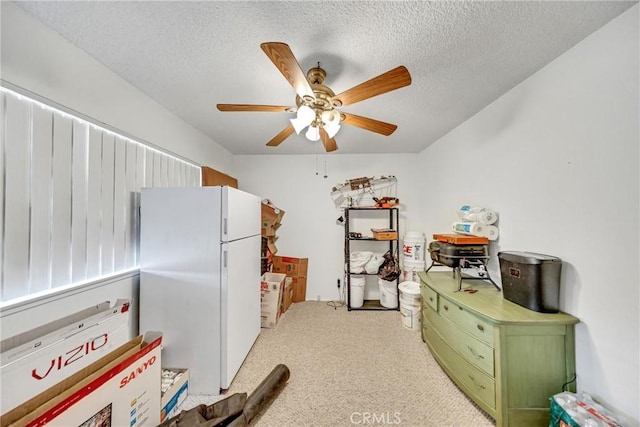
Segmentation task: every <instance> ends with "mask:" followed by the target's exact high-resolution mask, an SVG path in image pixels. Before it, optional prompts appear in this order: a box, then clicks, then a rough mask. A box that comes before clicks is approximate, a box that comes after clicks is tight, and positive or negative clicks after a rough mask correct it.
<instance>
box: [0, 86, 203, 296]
mask: <svg viewBox="0 0 640 427" xmlns="http://www.w3.org/2000/svg"><path fill="white" fill-rule="evenodd" d="M0 124H1V125H2V129H0V166H1V167H2V171H1V173H0V192H1V194H0V201H1V205H0V241H1V245H0V267H1V271H0V301H2V302H6V301H9V300H11V299H15V298H22V297H25V296H28V295H31V294H35V293H40V292H43V291H47V290H50V289H55V288H57V287H61V286H68V285H70V284H73V283H79V282H84V283H86V282H87V280H91V279H92V278H98V277H103V276H105V275H109V274H116V273H118V272H121V271H126V270H130V269H131V268H135V267H137V266H138V259H139V250H138V242H139V235H140V225H139V218H138V213H139V206H140V189H141V188H142V187H178V186H180V187H194V186H199V185H200V167H199V166H198V165H196V164H195V163H190V162H188V161H186V160H184V159H181V158H179V157H176V156H174V155H172V154H170V153H166V152H163V151H160V150H158V149H157V148H155V147H152V146H151V145H149V144H145V143H143V142H140V141H135V140H134V139H131V138H129V137H127V136H125V135H122V134H119V133H118V132H114V131H113V130H111V129H107V128H105V127H102V126H100V125H98V124H97V122H95V123H94V122H92V121H90V120H87V118H86V117H82V116H80V115H78V116H75V115H73V114H69V113H68V112H66V111H62V110H60V109H57V108H55V107H53V106H50V105H47V104H45V103H43V102H40V101H39V100H36V99H31V98H30V97H28V96H25V95H23V94H20V93H17V92H14V91H13V90H10V89H7V88H4V87H1V88H0Z"/></svg>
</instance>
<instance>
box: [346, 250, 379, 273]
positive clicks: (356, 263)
mask: <svg viewBox="0 0 640 427" xmlns="http://www.w3.org/2000/svg"><path fill="white" fill-rule="evenodd" d="M372 256H373V252H367V251H361V252H359V251H354V252H351V255H350V256H349V271H351V273H364V272H365V266H366V265H367V262H369V260H370V259H371V257H372ZM376 272H377V270H376Z"/></svg>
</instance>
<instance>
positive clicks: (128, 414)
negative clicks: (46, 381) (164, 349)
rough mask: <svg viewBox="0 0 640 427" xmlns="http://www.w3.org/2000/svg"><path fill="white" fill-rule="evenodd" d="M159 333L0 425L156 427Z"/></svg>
mask: <svg viewBox="0 0 640 427" xmlns="http://www.w3.org/2000/svg"><path fill="white" fill-rule="evenodd" d="M161 344H162V334H161V333H160V332H148V333H147V334H145V336H144V338H143V337H142V336H138V337H137V338H134V339H133V340H131V341H129V342H128V343H126V344H124V345H122V346H120V347H118V348H117V349H116V350H114V351H112V352H111V353H109V354H107V355H106V356H104V357H102V358H101V359H100V360H98V361H96V362H94V363H92V364H91V365H89V366H88V367H87V368H85V369H83V370H81V371H79V372H77V373H76V374H74V375H72V376H71V377H69V378H67V379H66V380H64V381H62V382H61V383H59V384H56V385H55V386H53V387H51V388H49V389H48V390H47V391H45V392H44V393H41V394H39V395H38V396H36V397H34V398H32V399H31V400H29V401H28V402H26V403H24V404H22V405H20V406H19V407H17V408H15V409H14V410H12V411H10V412H8V413H7V414H4V415H2V417H1V418H0V425H2V426H9V427H13V426H28V427H33V426H43V425H47V426H54V427H55V426H60V427H69V426H81V427H85V426H86V427H88V426H95V425H100V426H130V427H138V426H149V427H151V426H157V425H158V424H159V423H160V387H158V385H159V384H160V369H161V368H160V366H161V361H160V350H161Z"/></svg>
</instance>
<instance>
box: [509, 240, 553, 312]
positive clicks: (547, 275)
mask: <svg viewBox="0 0 640 427" xmlns="http://www.w3.org/2000/svg"><path fill="white" fill-rule="evenodd" d="M498 259H499V260H500V276H501V279H502V292H503V295H504V297H505V299H507V300H509V301H512V302H514V303H516V304H518V305H521V306H523V307H526V308H528V309H530V310H533V311H538V312H541V313H557V312H558V310H559V308H558V306H559V299H560V271H561V269H562V260H561V259H560V258H556V257H554V256H550V255H543V254H537V253H533V252H499V253H498Z"/></svg>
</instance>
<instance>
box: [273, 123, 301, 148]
mask: <svg viewBox="0 0 640 427" xmlns="http://www.w3.org/2000/svg"><path fill="white" fill-rule="evenodd" d="M294 131H295V130H294V129H293V125H289V126H287V127H286V128H284V129H283V130H282V132H280V133H279V134H277V135H276V136H274V137H273V139H271V141H269V142H267V146H268V147H277V146H278V145H280V143H281V142H282V141H284V140H285V139H287V138H289V137H290V136H291V134H292V133H293V132H294Z"/></svg>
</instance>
